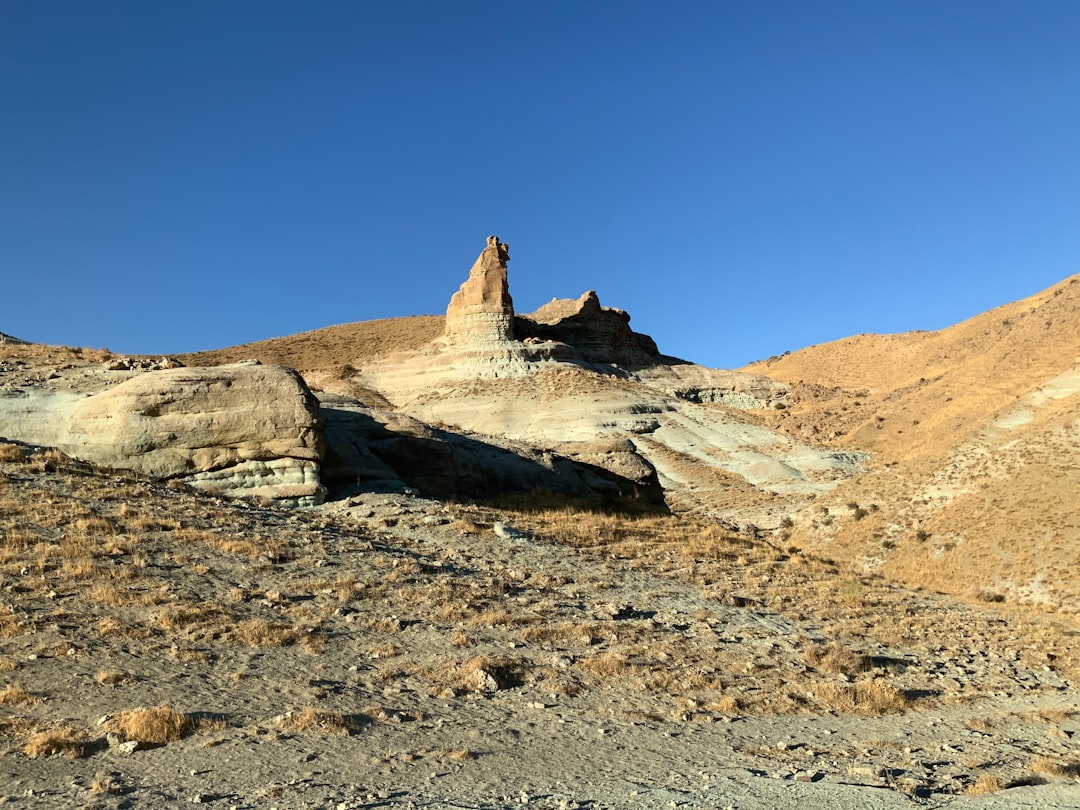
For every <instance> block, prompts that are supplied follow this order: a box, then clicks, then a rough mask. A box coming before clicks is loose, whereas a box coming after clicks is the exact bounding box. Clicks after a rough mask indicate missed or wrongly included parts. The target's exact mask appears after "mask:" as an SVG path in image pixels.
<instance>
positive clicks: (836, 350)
mask: <svg viewBox="0 0 1080 810" xmlns="http://www.w3.org/2000/svg"><path fill="white" fill-rule="evenodd" d="M746 370H747V371H752V372H755V373H760V374H765V375H768V376H770V377H772V378H773V379H776V380H779V381H784V382H789V383H791V384H793V394H792V396H791V407H790V408H789V409H788V410H786V411H785V412H783V413H782V414H774V415H770V417H769V419H768V421H769V423H770V424H771V425H773V426H774V427H776V428H777V429H779V430H783V431H785V432H788V433H791V434H793V435H796V436H799V437H814V438H817V439H818V440H819V441H821V442H823V443H824V444H826V445H831V446H836V447H859V448H862V449H866V450H869V451H871V452H872V454H873V462H872V464H871V467H870V471H869V472H868V473H867V474H866V475H864V476H861V477H859V478H857V479H854V480H850V481H847V482H845V483H844V484H842V485H841V486H839V487H838V488H837V489H836V490H835V491H834V492H832V493H830V494H829V495H828V496H826V497H824V498H822V499H819V501H818V502H817V503H816V504H815V505H814V506H813V507H812V508H809V509H806V510H804V511H803V512H801V513H800V514H799V515H798V517H797V518H796V519H795V525H794V526H793V527H792V528H791V530H790V532H788V533H787V536H786V537H785V542H790V543H793V544H795V545H799V546H802V547H804V548H806V549H809V550H815V551H817V552H820V553H827V554H829V555H830V556H832V557H835V558H837V559H844V560H847V561H849V562H851V563H853V564H856V565H857V566H859V568H860V569H861V570H872V571H877V572H879V573H881V574H884V575H885V576H887V577H890V578H893V579H896V580H898V581H901V582H904V583H906V584H908V585H921V586H924V587H929V588H936V589H940V590H944V591H947V592H950V593H957V594H964V595H968V596H981V597H982V598H986V599H1009V600H1019V601H1021V602H1031V603H1035V604H1040V605H1044V606H1046V607H1051V608H1053V607H1059V608H1063V609H1067V610H1069V611H1076V610H1078V609H1080V581H1078V577H1077V575H1076V573H1075V572H1076V571H1077V570H1078V569H1077V563H1078V562H1080V521H1078V519H1077V512H1076V506H1075V505H1076V496H1077V493H1078V492H1080V465H1078V463H1077V460H1078V458H1080V433H1078V431H1077V426H1078V424H1080V399H1078V398H1077V397H1076V396H1075V394H1076V393H1077V392H1078V391H1080V277H1073V278H1070V279H1067V280H1065V281H1063V282H1062V283H1060V284H1058V285H1056V286H1054V287H1052V288H1050V289H1049V290H1046V291H1045V292H1042V293H1039V294H1038V295H1035V296H1032V297H1030V298H1027V299H1025V300H1023V301H1018V302H1016V303H1012V304H1008V305H1005V306H1002V307H998V308H997V309H994V310H991V311H990V312H987V313H984V314H982V315H979V316H977V317H975V318H972V319H970V320H968V321H965V322H963V323H960V324H957V325H956V326H953V327H949V328H947V329H943V330H941V331H939V332H918V333H911V334H905V335H884V336H876V335H860V336H858V337H854V338H849V339H846V340H842V341H837V342H835V343H830V344H825V345H822V346H815V347H811V348H808V349H804V350H802V351H799V352H794V353H792V354H790V355H786V356H784V357H782V358H775V359H772V360H768V361H764V362H762V363H756V364H753V365H751V366H749V367H747V369H746ZM854 505H857V506H854ZM863 512H866V514H865V515H863ZM856 513H858V515H859V519H854V517H853V516H854V515H856Z"/></svg>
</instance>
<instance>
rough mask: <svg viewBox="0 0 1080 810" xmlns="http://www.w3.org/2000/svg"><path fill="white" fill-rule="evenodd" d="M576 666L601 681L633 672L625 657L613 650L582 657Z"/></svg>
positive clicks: (627, 675) (625, 675) (618, 677)
mask: <svg viewBox="0 0 1080 810" xmlns="http://www.w3.org/2000/svg"><path fill="white" fill-rule="evenodd" d="M577 667H578V669H580V670H582V671H583V672H586V673H588V674H589V675H592V676H593V677H594V678H597V679H599V680H601V681H614V680H618V679H620V678H626V677H629V676H630V675H632V674H633V673H634V668H633V666H631V664H630V662H629V661H628V660H627V657H626V656H625V655H622V654H620V653H617V652H615V651H613V650H612V651H609V652H606V653H604V654H603V655H598V656H596V657H595V658H584V659H582V660H581V661H578V663H577Z"/></svg>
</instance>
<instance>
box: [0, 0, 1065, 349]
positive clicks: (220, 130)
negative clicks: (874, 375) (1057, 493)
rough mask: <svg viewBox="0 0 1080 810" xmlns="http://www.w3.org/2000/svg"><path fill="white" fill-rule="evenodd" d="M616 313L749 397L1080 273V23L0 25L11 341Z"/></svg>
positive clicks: (480, 9)
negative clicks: (597, 304)
mask: <svg viewBox="0 0 1080 810" xmlns="http://www.w3.org/2000/svg"><path fill="white" fill-rule="evenodd" d="M489 233H494V234H497V235H498V236H500V237H501V238H502V239H503V240H505V241H507V242H509V243H510V245H511V255H512V257H513V258H512V261H511V263H510V287H511V293H512V294H513V296H514V301H515V304H516V306H517V309H518V311H519V312H528V311H531V310H533V309H535V308H536V307H538V306H539V305H540V304H542V303H544V302H545V301H547V300H550V299H551V298H553V297H559V298H564V297H577V296H578V295H579V294H580V293H582V292H583V291H585V290H587V289H596V290H597V291H598V292H599V294H600V300H601V302H602V303H603V304H605V305H607V306H617V307H620V308H622V309H626V310H627V311H629V312H630V313H631V315H632V316H633V323H632V325H633V326H634V327H635V328H637V329H638V330H639V331H643V332H646V333H648V334H651V335H652V336H653V337H654V338H656V340H657V341H658V342H659V344H660V347H661V349H662V350H663V351H665V352H667V353H669V354H673V355H677V356H681V357H685V358H687V359H690V360H694V361H696V362H700V363H704V364H707V365H712V366H718V367H736V366H739V365H742V364H743V363H746V362H749V361H751V360H754V359H759V358H762V357H767V356H769V355H772V354H779V353H781V352H783V351H786V350H794V349H798V348H800V347H803V346H807V345H810V344H814V343H821V342H824V341H828V340H833V339H837V338H841V337H845V336H847V335H851V334H856V333H859V332H871V331H872V332H902V331H908V330H912V329H936V328H940V327H943V326H947V325H949V324H951V323H954V322H956V321H959V320H962V319H964V318H966V317H969V316H971V315H974V314H976V313H978V312H980V311H983V310H985V309H989V308H991V307H993V306H996V305H999V304H1003V303H1006V302H1008V301H1011V300H1015V299H1017V298H1021V297H1024V296H1027V295H1030V294H1032V293H1034V292H1036V291H1038V290H1040V289H1043V288H1045V287H1047V286H1050V285H1051V284H1053V283H1055V282H1057V281H1060V280H1061V279H1063V278H1065V277H1067V276H1070V275H1073V274H1075V273H1078V272H1080V2H1076V1H1075V0H1061V1H1060V2H1047V1H1042V2H1040V1H1039V0H1035V1H1034V2H1020V0H1016V2H996V0H974V1H973V2H956V1H951V0H932V1H931V0H925V2H920V1H919V0H899V1H898V2H888V0H873V1H872V2H866V1H865V0H857V1H855V2H825V1H823V2H806V0H793V1H792V2H779V1H775V2H770V1H769V0H762V1H761V2H757V1H751V0H743V1H740V2H723V1H722V0H712V2H678V0H673V1H672V2H663V3H661V2H658V0H652V1H651V2H634V1H633V0H618V1H614V0H612V1H611V2H600V0H596V1H594V2H590V0H577V1H576V2H560V1H559V0H545V2H528V3H521V2H471V1H470V0H454V1H453V2H448V1H447V0H437V1H436V0H431V2H409V1H408V0H402V1H400V2H374V1H371V2H360V1H359V0H356V1H354V2H319V1H318V0H314V1H307V2H300V1H299V0H296V2H288V3H285V2H275V1H273V0H250V1H248V2H236V1H233V2H219V1H218V0H215V1H214V2H206V1H205V0H185V1H184V2H146V0H135V1H133V2H121V1H120V0H94V1H93V2H87V1H86V0H77V1H74V2H73V1H71V0H0V302H2V306H0V331H3V332H6V333H8V334H12V335H15V336H17V337H21V338H24V339H28V340H33V341H38V342H45V343H57V344H69V345H86V346H97V347H101V346H108V347H109V348H111V349H112V350H113V351H118V352H129V353H141V352H146V353H165V352H182V351H189V350H196V349H205V348H215V347H221V346H227V345H232V344H236V343H241V342H247V341H252V340H259V339H263V338H268V337H274V336H279V335H287V334H292V333H295V332H300V331H305V330H309V329H316V328H319V327H323V326H329V325H332V324H337V323H347V322H351V321H360V320H369V319H373V318H385V317H395V316H400V315H410V314H428V313H441V312H443V311H445V307H446V304H447V302H448V301H449V299H450V296H451V294H452V293H453V292H454V291H455V290H456V289H457V287H458V285H459V284H460V283H461V282H462V281H463V280H464V278H465V276H466V274H467V272H468V269H469V267H470V265H471V263H472V261H473V259H474V258H475V257H476V255H477V254H478V253H479V252H480V250H481V249H482V248H483V245H484V237H485V236H487V235H488V234H489Z"/></svg>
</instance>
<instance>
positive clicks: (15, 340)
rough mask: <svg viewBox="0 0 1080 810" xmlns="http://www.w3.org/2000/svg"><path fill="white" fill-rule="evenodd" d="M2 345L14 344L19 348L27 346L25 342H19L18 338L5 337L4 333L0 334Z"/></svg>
mask: <svg viewBox="0 0 1080 810" xmlns="http://www.w3.org/2000/svg"><path fill="white" fill-rule="evenodd" d="M0 343H14V344H17V345H19V346H25V345H27V342H26V341H25V340H19V339H18V338H17V337H12V336H11V335H5V334H4V333H3V332H0Z"/></svg>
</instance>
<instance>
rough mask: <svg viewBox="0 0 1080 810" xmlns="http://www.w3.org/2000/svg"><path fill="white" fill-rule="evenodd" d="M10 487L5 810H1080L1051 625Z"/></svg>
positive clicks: (649, 558) (428, 536)
mask: <svg viewBox="0 0 1080 810" xmlns="http://www.w3.org/2000/svg"><path fill="white" fill-rule="evenodd" d="M0 458H2V459H3V462H2V463H0V531H2V543H0V546H2V559H0V575H2V581H3V585H2V588H3V607H2V608H0V668H2V669H3V675H2V679H3V683H4V688H3V690H2V691H0V741H2V743H3V755H2V756H0V801H3V802H5V803H6V804H9V805H11V806H15V807H22V806H25V807H31V806H34V807H40V806H48V807H134V806H146V807H150V806H162V805H164V804H167V803H172V802H179V801H182V802H194V803H200V804H210V805H214V806H221V807H252V808H255V807H280V808H293V807H296V808H299V807H344V808H353V807H356V808H360V807H390V806H402V807H405V806H413V807H446V808H450V807H453V808H460V807H474V808H480V807H484V808H494V807H510V806H529V807H551V808H557V807H564V808H570V807H579V808H584V807H588V808H606V807H611V808H616V807H618V808H622V807H626V808H630V807H647V808H660V807H671V806H684V807H729V806H730V807H743V808H748V807H750V808H752V807H796V806H805V805H806V804H808V803H809V804H810V806H823V805H828V806H839V807H882V808H885V807H890V808H891V807H906V806H910V805H912V804H913V803H914V804H922V805H926V806H934V807H937V806H950V807H991V806H1012V807H1016V806H1032V807H1035V806H1039V807H1055V806H1056V807H1069V806H1076V803H1077V801H1080V789H1078V788H1077V787H1074V786H1072V785H1073V783H1074V782H1075V777H1076V775H1077V773H1080V757H1078V756H1077V753H1076V750H1075V745H1074V743H1073V739H1074V734H1075V733H1076V732H1077V731H1080V706H1078V705H1077V700H1078V697H1080V695H1078V693H1077V691H1076V689H1075V687H1074V685H1073V684H1074V683H1075V679H1076V677H1077V674H1078V672H1080V670H1078V662H1077V658H1076V655H1075V650H1074V644H1073V638H1074V635H1075V633H1076V628H1075V627H1074V625H1073V624H1072V623H1071V622H1069V621H1066V620H1063V619H1061V618H1058V617H1054V616H1048V615H1042V614H1031V613H1025V612H1023V611H1020V610H1018V609H1016V608H1014V607H1010V606H1007V605H1005V606H1003V605H987V606H975V605H960V604H957V603H956V602H954V601H952V600H950V599H947V598H944V597H940V596H934V595H932V594H925V593H914V592H909V591H905V590H902V589H899V588H896V587H894V586H890V585H889V584H887V583H886V582H884V581H883V580H881V579H880V578H875V577H854V576H852V575H850V574H846V573H845V572H843V571H842V570H841V569H840V568H838V567H837V566H835V565H833V564H830V563H828V562H826V561H822V560H817V559H814V558H812V557H808V556H804V555H800V554H789V553H786V552H783V551H781V550H778V549H776V548H774V547H773V546H771V545H769V544H768V543H765V542H763V541H756V540H751V539H748V538H745V537H734V536H729V535H726V534H724V533H723V532H720V531H718V530H716V529H715V528H712V527H709V526H706V525H702V524H700V523H697V522H695V521H693V520H690V519H687V518H680V517H677V516H670V515H655V514H638V515H612V514H604V513H596V512H592V511H589V510H587V509H586V510H582V509H574V508H567V506H566V505H565V504H563V505H556V504H550V503H544V502H536V501H533V502H529V501H528V499H525V500H523V501H520V502H517V503H513V502H507V503H504V504H500V505H498V506H494V505H468V504H445V503H440V502H436V501H427V500H423V499H420V498H416V497H410V496H408V495H365V496H359V497H357V498H354V499H351V500H349V501H343V502H338V503H334V504H329V505H327V506H326V507H322V508H320V509H318V510H305V511H284V510H275V509H268V508H265V507H262V506H259V505H257V504H250V503H245V502H234V501H222V500H217V499H215V498H212V497H209V496H207V495H203V494H197V493H194V492H191V491H188V490H185V489H182V488H179V487H167V486H162V485H159V484H156V483H154V482H153V481H150V480H145V479H142V478H139V477H137V476H135V475H134V474H117V473H116V472H114V471H109V470H100V469H95V468H93V467H90V466H89V465H86V464H84V463H81V462H73V461H71V460H68V459H67V458H65V457H63V456H61V455H60V454H58V453H56V452H52V451H41V450H34V451H32V450H30V449H29V448H23V447H20V446H18V445H12V444H8V445H4V446H2V447H0ZM145 710H151V711H145ZM966 792H975V793H979V792H986V793H985V794H984V795H983V797H982V798H980V797H979V796H970V797H969V796H966V795H964V794H965V793H966ZM1003 797H1008V802H1007V804H1000V803H999V804H994V802H1000V801H1002V799H1003Z"/></svg>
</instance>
